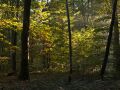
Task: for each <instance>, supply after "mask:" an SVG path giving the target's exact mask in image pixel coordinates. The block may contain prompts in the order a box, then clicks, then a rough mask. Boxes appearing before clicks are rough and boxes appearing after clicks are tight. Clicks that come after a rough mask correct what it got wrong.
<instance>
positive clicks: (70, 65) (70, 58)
mask: <svg viewBox="0 0 120 90" xmlns="http://www.w3.org/2000/svg"><path fill="white" fill-rule="evenodd" d="M66 11H67V19H68V33H69V67H70V70H69V77H68V82H71V75H72V41H71V28H70V15H69V7H68V0H66Z"/></svg>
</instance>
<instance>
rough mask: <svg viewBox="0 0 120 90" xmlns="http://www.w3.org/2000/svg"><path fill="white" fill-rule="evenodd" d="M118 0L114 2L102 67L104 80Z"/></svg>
mask: <svg viewBox="0 0 120 90" xmlns="http://www.w3.org/2000/svg"><path fill="white" fill-rule="evenodd" d="M117 1H118V0H114V4H113V12H112V18H111V24H110V29H109V36H108V40H107V46H106V52H105V57H104V61H103V64H102V68H101V79H102V80H103V78H104V73H105V69H106V66H107V62H108V56H109V50H110V45H111V39H112V32H113V27H114V23H115V15H116V10H117Z"/></svg>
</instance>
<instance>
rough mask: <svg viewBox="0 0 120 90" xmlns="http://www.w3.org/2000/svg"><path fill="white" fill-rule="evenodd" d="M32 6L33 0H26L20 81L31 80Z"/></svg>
mask: <svg viewBox="0 0 120 90" xmlns="http://www.w3.org/2000/svg"><path fill="white" fill-rule="evenodd" d="M30 6H31V0H24V16H23V31H22V35H21V43H22V56H21V70H20V76H19V79H20V80H28V79H29V68H28V60H29V53H28V52H29V51H28V48H29V40H28V39H29V25H30Z"/></svg>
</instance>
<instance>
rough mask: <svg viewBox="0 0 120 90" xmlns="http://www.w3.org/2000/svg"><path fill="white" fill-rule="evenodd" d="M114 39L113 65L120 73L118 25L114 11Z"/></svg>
mask: <svg viewBox="0 0 120 90" xmlns="http://www.w3.org/2000/svg"><path fill="white" fill-rule="evenodd" d="M114 23H115V24H114V33H113V35H114V41H113V52H114V54H113V55H114V60H115V61H114V67H115V70H116V72H117V75H119V74H120V46H119V27H118V15H117V13H116V17H115V22H114Z"/></svg>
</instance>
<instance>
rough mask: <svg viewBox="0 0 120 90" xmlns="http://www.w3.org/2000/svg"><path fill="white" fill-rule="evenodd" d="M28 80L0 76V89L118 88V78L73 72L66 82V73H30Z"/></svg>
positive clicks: (76, 89) (78, 89) (67, 89)
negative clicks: (104, 77) (84, 75)
mask: <svg viewBox="0 0 120 90" xmlns="http://www.w3.org/2000/svg"><path fill="white" fill-rule="evenodd" d="M30 78H31V79H30V81H19V80H18V79H17V78H16V76H8V77H7V76H5V75H4V76H0V90H120V80H116V79H111V78H106V79H105V80H104V81H102V80H100V79H99V78H94V79H93V78H91V79H90V78H86V77H84V78H83V76H80V75H78V74H75V75H73V76H72V82H71V83H68V80H67V79H68V74H66V73H50V72H49V73H32V74H30Z"/></svg>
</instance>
